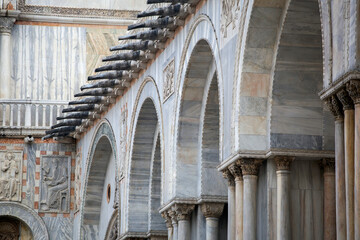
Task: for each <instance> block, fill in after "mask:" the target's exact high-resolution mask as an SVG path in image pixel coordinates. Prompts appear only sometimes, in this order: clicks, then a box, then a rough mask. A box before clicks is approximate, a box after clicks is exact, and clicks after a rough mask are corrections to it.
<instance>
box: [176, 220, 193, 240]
mask: <svg viewBox="0 0 360 240" xmlns="http://www.w3.org/2000/svg"><path fill="white" fill-rule="evenodd" d="M178 224H179V229H178V240H190V238H191V235H190V221H189V220H187V219H186V220H180V221H178Z"/></svg>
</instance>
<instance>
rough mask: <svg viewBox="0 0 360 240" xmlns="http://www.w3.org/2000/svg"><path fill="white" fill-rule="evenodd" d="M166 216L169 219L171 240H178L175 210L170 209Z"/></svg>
mask: <svg viewBox="0 0 360 240" xmlns="http://www.w3.org/2000/svg"><path fill="white" fill-rule="evenodd" d="M167 213H168V215H169V217H170V218H171V225H172V238H171V240H178V220H177V216H176V212H175V210H173V209H172V208H171V209H169V210H168V212H167Z"/></svg>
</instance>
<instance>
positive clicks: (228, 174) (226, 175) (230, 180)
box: [222, 169, 235, 186]
mask: <svg viewBox="0 0 360 240" xmlns="http://www.w3.org/2000/svg"><path fill="white" fill-rule="evenodd" d="M222 174H223V177H224V178H225V179H227V180H228V184H229V186H235V181H234V176H233V175H232V174H231V172H230V171H229V169H225V170H224V171H223V172H222Z"/></svg>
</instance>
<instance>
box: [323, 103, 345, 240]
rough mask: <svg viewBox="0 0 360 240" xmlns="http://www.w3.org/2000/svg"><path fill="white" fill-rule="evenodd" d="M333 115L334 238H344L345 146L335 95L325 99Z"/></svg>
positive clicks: (342, 124)
mask: <svg viewBox="0 0 360 240" xmlns="http://www.w3.org/2000/svg"><path fill="white" fill-rule="evenodd" d="M326 104H327V105H328V107H329V110H330V111H331V112H332V114H333V115H334V116H335V188H336V239H337V240H346V190H345V155H344V154H345V153H344V152H345V146H344V117H343V110H342V105H341V103H340V101H339V100H338V99H337V97H336V96H331V97H330V98H329V99H327V100H326Z"/></svg>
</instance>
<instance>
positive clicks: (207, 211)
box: [201, 203, 224, 218]
mask: <svg viewBox="0 0 360 240" xmlns="http://www.w3.org/2000/svg"><path fill="white" fill-rule="evenodd" d="M223 210H224V204H223V203H203V204H201V211H202V213H203V214H204V216H205V218H219V217H220V216H221V215H222V213H223Z"/></svg>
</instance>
